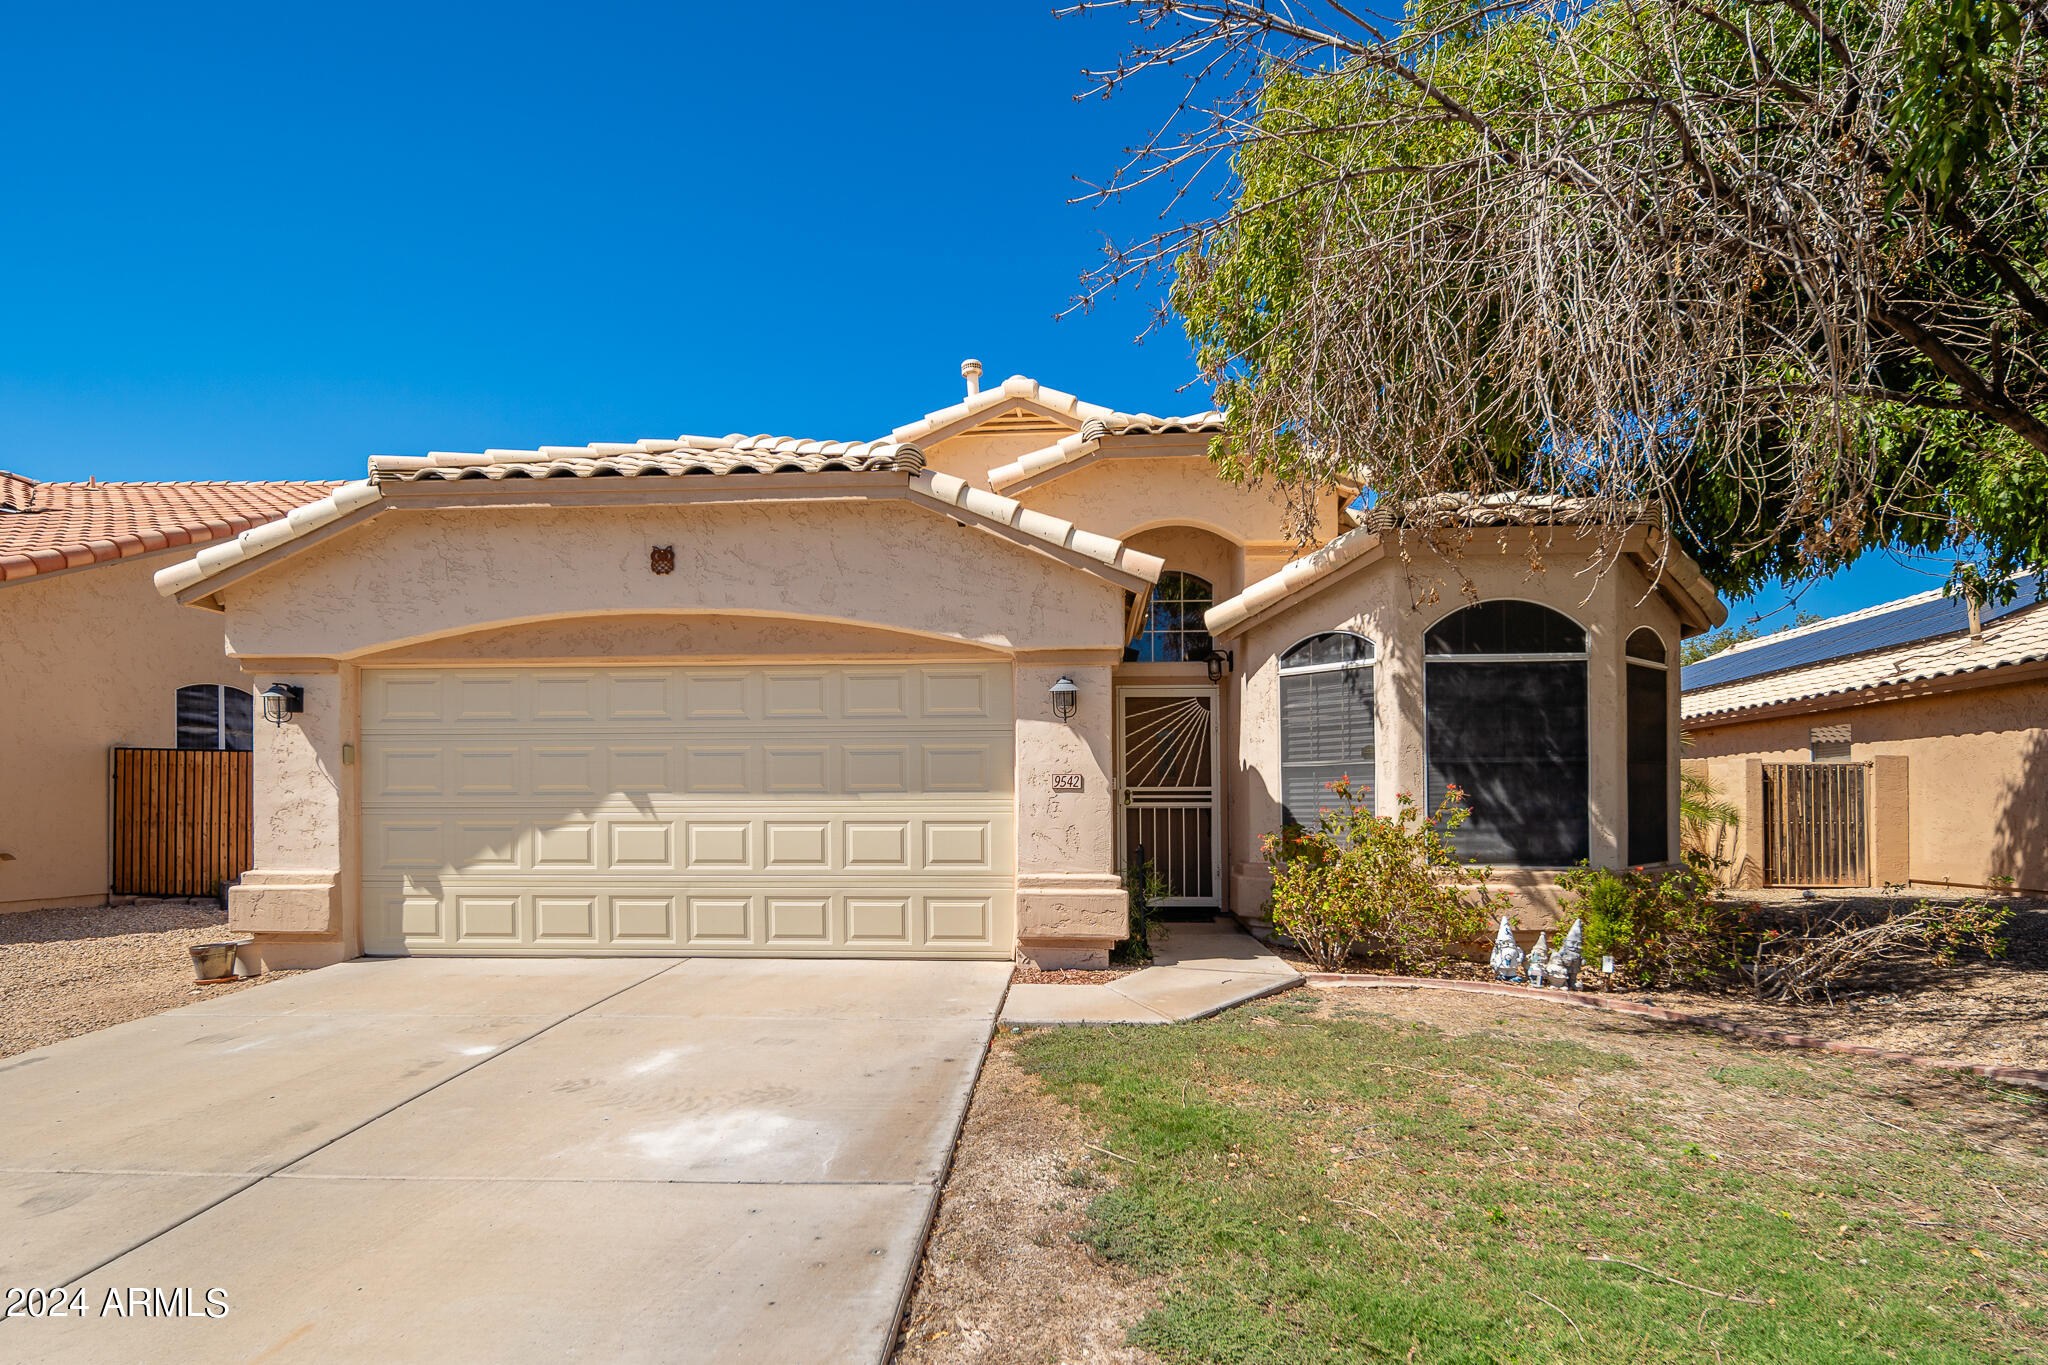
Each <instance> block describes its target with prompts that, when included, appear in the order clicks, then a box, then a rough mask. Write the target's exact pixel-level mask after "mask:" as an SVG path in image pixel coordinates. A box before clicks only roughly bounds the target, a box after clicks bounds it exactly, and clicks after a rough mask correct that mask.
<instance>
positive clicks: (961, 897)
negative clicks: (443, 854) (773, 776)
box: [366, 881, 1011, 957]
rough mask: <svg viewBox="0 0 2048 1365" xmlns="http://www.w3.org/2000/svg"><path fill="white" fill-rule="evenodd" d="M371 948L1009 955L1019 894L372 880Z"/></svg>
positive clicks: (890, 886)
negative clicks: (381, 883) (400, 884)
mask: <svg viewBox="0 0 2048 1365" xmlns="http://www.w3.org/2000/svg"><path fill="white" fill-rule="evenodd" d="M366 904H367V905H368V906H369V907H370V923H369V930H368V934H367V943H366V950H367V951H371V952H384V953H389V952H404V951H411V952H433V951H436V950H440V951H453V952H466V953H516V952H546V953H574V952H579V951H581V952H606V953H620V954H630V953H636V952H644V953H677V952H690V953H705V954H713V955H750V954H770V955H773V954H776V953H787V952H790V951H794V950H798V949H801V950H804V951H806V952H812V951H829V952H831V953H834V954H844V955H854V956H860V955H868V956H887V955H890V954H892V953H904V954H909V953H923V954H930V955H946V954H958V955H961V956H984V957H986V956H1001V955H1004V954H1006V953H1007V951H1008V949H1009V946H1010V939H1009V930H1008V927H1007V926H1008V923H1009V915H1010V905H1011V901H1010V892H1009V889H1008V888H1007V887H996V886H990V887H987V888H985V889H983V890H981V891H979V892H974V891H969V890H961V891H951V892H944V893H928V892H919V891H917V890H914V889H912V888H911V887H909V886H907V885H905V884H904V883H903V882H901V881H897V882H894V883H886V882H875V883H873V884H867V885H861V886H857V887H852V888H841V887H837V886H823V885H813V886H810V887H806V886H803V885H800V884H788V883H785V884H780V885H776V886H773V887H770V888H768V889H762V888H761V886H760V885H759V884H758V883H756V884H754V885H725V886H707V887H704V888H701V889H693V890H690V891H688V892H680V893H679V892H677V891H675V890H674V889H672V888H665V887H659V886H645V885H643V886H640V887H636V888H626V889H617V890H609V891H604V892H596V893H593V892H591V891H589V890H588V889H587V888H586V889H582V890H577V889H573V888H572V887H570V886H569V885H568V884H561V885H559V886H557V887H555V888H551V889H549V890H543V891H535V892H523V891H520V890H518V889H515V888H513V887H509V886H500V887H476V888H469V889H463V890H460V891H450V890H443V891H441V892H440V893H439V894H436V893H435V892H434V891H433V890H432V889H431V888H428V889H419V888H415V889H412V890H407V889H405V888H392V889H388V890H378V889H374V888H373V889H371V894H370V895H369V896H367V897H366Z"/></svg>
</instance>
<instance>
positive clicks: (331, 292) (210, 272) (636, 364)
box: [0, 0, 1939, 619]
mask: <svg viewBox="0 0 2048 1365" xmlns="http://www.w3.org/2000/svg"><path fill="white" fill-rule="evenodd" d="M1049 9H1050V6H1049V4H1048V3H1047V2H1046V0H1035V2H1034V3H1001V2H999V3H992V4H980V5H959V4H939V3H893V4H888V5H875V6H843V5H832V6H826V5H815V6H814V5H809V4H803V3H789V4H783V5H775V6H770V5H761V6H753V7H741V6H735V7H717V6H702V7H699V6H676V5H653V4H648V5H632V4H582V5H576V6H563V5H549V6H536V5H521V4H507V5H495V6H490V7H485V6H458V5H418V4H415V5H409V6H404V7H395V6H380V5H359V6H354V7H349V8H346V9H338V10H337V9H331V8H330V9H322V10H315V9H308V8H304V7H293V6H276V5H265V6H233V5H207V6H202V7H181V8H176V9H173V8H170V7H162V6H125V5H104V6H95V7H78V6H34V7H28V6H19V7H16V8H15V9H14V10H13V11H12V12H11V13H10V25H9V41H8V43H7V44H6V46H5V48H4V50H0V110H4V119H5V126H6V129H7V132H8V137H7V145H8V149H9V158H8V160H9V167H8V170H9V180H10V189H11V191H12V193H11V195H10V206H9V208H10V211H9V212H8V213H7V214H6V215H5V216H4V217H0V261H4V262H5V268H4V270H0V319H4V323H5V325H4V326H0V468H10V469H14V470H16V471H18V472H20V473H24V474H28V475H31V476H34V477H38V478H55V479H63V478H84V477H86V476H87V475H96V476H98V477H99V478H102V479H171V478H280V477H298V478H312V477H349V476H353V475H355V474H357V473H358V472H360V470H361V469H362V467H363V462H364V460H365V459H366V458H367V457H368V456H370V455H372V454H408V453H420V452H424V451H426V450H430V449H439V450H474V449H482V448H484V447H486V446H533V445H538V444H543V443H562V444H581V443H583V442H586V441H598V440H627V439H633V438H636V437H641V436H665V435H675V434H677V433H679V432H685V431H688V432H701V433H711V434H721V433H724V432H728V431H745V432H760V431H772V432H776V433H779V434H786V435H800V436H821V437H840V438H860V437H867V436H873V435H878V434H880V433H882V432H885V431H887V430H888V429H889V428H890V427H891V426H894V425H896V424H897V423H899V422H903V421H907V420H910V419H911V418H914V417H916V416H919V415H921V414H922V413H924V412H926V411H928V410H930V409H932V408H936V407H941V406H944V405H945V404H947V403H950V402H952V401H954V400H955V399H956V398H957V397H958V396H959V393H960V391H961V390H960V380H959V373H958V371H959V362H960V360H961V359H962V358H963V357H965V356H969V355H972V356H976V357H979V358H980V359H981V360H982V361H983V362H984V364H985V365H986V366H987V368H988V374H989V378H990V379H991V380H995V379H1000V378H1001V377H1002V376H1004V375H1007V374H1012V373H1020V372H1021V373H1026V374H1030V375H1033V376H1035V377H1037V378H1039V379H1041V380H1043V381H1044V382H1046V383H1049V384H1052V385H1055V386H1057V387H1060V388H1065V389H1070V390H1074V391H1077V392H1080V393H1081V394H1082V395H1083V396H1084V397H1088V398H1090V399H1092V400H1094V401H1097V402H1103V403H1108V404H1111V405H1114V406H1117V407H1120V408H1125V409H1127V410H1132V411H1137V410H1149V411H1153V412H1169V411H1188V410H1193V409H1199V408H1202V407H1205V406H1207V394H1206V392H1205V391H1204V390H1202V389H1200V388H1189V387H1186V386H1187V384H1188V380H1189V378H1190V377H1191V371H1190V367H1189V353H1188V348H1187V345H1186V343H1185V341H1184V340H1183V338H1182V337H1181V336H1180V335H1179V333H1178V332H1177V331H1168V332H1165V333H1159V334H1155V335H1154V336H1153V337H1152V339H1150V340H1149V341H1147V342H1146V343H1145V344H1144V345H1142V346H1139V345H1135V344H1133V338H1134V337H1135V336H1136V334H1137V333H1139V332H1140V331H1141V330H1142V329H1143V328H1144V325H1145V322H1146V320H1147V318H1148V316H1149V314H1150V310H1151V308H1152V307H1153V305H1154V303H1155V302H1156V300H1155V299H1153V298H1151V297H1148V296H1139V297H1131V298H1126V299H1123V300H1119V301H1118V302H1116V303H1114V304H1112V305H1110V306H1107V307H1104V308H1100V309H1098V310H1097V311H1096V312H1094V313H1093V314H1091V315H1089V316H1085V317H1078V318H1067V319H1064V320H1055V317H1054V315H1055V314H1056V313H1058V312H1059V311H1060V310H1061V309H1062V308H1063V307H1064V306H1065V305H1066V303H1067V301H1068V300H1069V298H1070V297H1071V296H1072V295H1073V293H1074V292H1075V290H1076V288H1077V277H1078V276H1079V275H1080V273H1081V272H1082V271H1083V270H1085V269H1086V268H1087V267H1088V266H1089V265H1090V264H1091V263H1092V261H1093V260H1094V259H1095V257H1096V253H1097V252H1098V251H1099V249H1100V244H1101V241H1102V239H1103V236H1104V234H1109V235H1112V236H1118V237H1123V236H1128V235H1131V234H1133V233H1136V232H1138V231H1141V230H1143V229H1144V228H1145V227H1146V226H1147V222H1148V220H1147V218H1146V217H1145V216H1144V212H1143V210H1142V209H1139V208H1136V207H1133V208H1129V209H1119V210H1112V211H1107V212H1105V211H1098V210H1094V209H1090V208H1087V207H1078V206H1070V205H1069V204H1068V203H1067V202H1066V201H1067V200H1068V199H1069V198H1071V197H1072V196H1073V195H1075V194H1076V193H1077V192H1078V188H1079V187H1078V186H1077V185H1076V183H1075V181H1074V179H1073V177H1074V176H1076V175H1083V176H1090V177H1099V176H1102V175H1106V174H1107V173H1108V172H1109V170H1110V169H1112V167H1113V166H1114V165H1115V164H1116V162H1117V160H1118V153H1119V149H1120V148H1121V147H1123V146H1124V145H1125V144H1126V143H1128V142H1130V141H1132V140H1134V139H1136V138H1138V137H1139V136H1141V135H1142V134H1143V132H1144V131H1145V130H1146V129H1147V128H1148V127H1150V126H1151V124H1152V123H1153V122H1155V121H1156V119H1157V117H1158V116H1159V115H1160V114H1161V113H1162V112H1163V106H1162V105H1160V104H1148V103H1146V102H1145V101H1144V100H1143V99H1142V98H1133V97H1119V98H1118V99H1116V100H1112V101H1108V102H1104V101H1100V100H1089V101H1083V102H1078V103H1077V102H1076V101H1075V100H1073V99H1072V98H1071V97H1072V96H1073V95H1074V94H1075V93H1076V92H1077V91H1079V90H1080V89H1081V88H1082V81H1081V77H1080V74H1079V70H1080V68H1081V66H1082V65H1083V64H1084V63H1087V62H1090V61H1106V60H1108V59H1110V58H1111V57H1113V55H1114V54H1115V52H1116V51H1117V50H1118V48H1119V46H1120V44H1121V42H1122V38H1123V33H1122V25H1121V23H1120V22H1118V21H1116V20H1113V19H1112V20H1103V19H1095V20H1087V21H1077V20H1065V21H1055V20H1054V19H1053V18H1052V17H1051V16H1050V13H1049ZM1160 94H1161V95H1162V96H1163V95H1164V91H1163V90H1162V91H1161V92H1160ZM1938 581H1939V579H1938V577H1937V578H1934V579H1925V578H1923V577H1922V576H1920V575H1919V574H1915V573H1913V572H1911V571H1908V570H1905V569H1902V568H1899V567H1897V566H1894V565H1890V564H1887V563H1886V562H1884V561H1881V560H1871V561H1868V562H1867V564H1866V565H1862V566H1858V568H1857V569H1856V570H1854V571H1852V572H1851V573H1850V574H1848V575H1844V576H1843V579H1842V580H1838V581H1837V582H1836V583H1831V584H1824V585H1821V586H1820V587H1819V588H1817V589H1815V590H1813V591H1811V592H1809V593H1808V594H1807V596H1806V599H1805V602H1804V603H1803V605H1805V606H1806V607H1808V608H1809V609H1814V610H1821V611H1826V612H1834V611H1844V610H1850V609H1852V608H1854V607H1856V606H1861V605H1865V604H1867V603H1869V602H1873V601H1878V600H1882V599H1884V598H1886V597H1890V596H1897V595H1900V594H1903V593H1906V592H1914V591H1919V590H1921V589H1922V588H1923V587H1927V586H1933V585H1934V584H1935V583H1937V582H1938ZM1773 604H1774V602H1773V603H1766V604H1763V605H1766V606H1768V605H1773ZM1751 610H1754V608H1751V607H1744V608H1742V609H1741V610H1740V611H1739V613H1738V614H1740V615H1746V614H1748V613H1749V611H1751ZM1774 619H1775V618H1774Z"/></svg>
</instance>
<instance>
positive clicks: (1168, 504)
mask: <svg viewBox="0 0 2048 1365" xmlns="http://www.w3.org/2000/svg"><path fill="white" fill-rule="evenodd" d="M1008 496H1011V497H1014V498H1016V499H1017V501H1019V502H1021V503H1023V504H1024V505H1025V506H1026V507H1031V508H1035V509H1037V510H1038V511H1041V512H1044V513H1046V514H1047V515H1049V516H1055V517H1059V518H1060V519H1062V520H1064V521H1071V522H1073V523H1075V524H1076V525H1078V526H1086V527H1088V528H1089V529H1090V530H1093V531H1100V532H1101V533H1102V534H1103V535H1106V536H1116V537H1118V538H1128V537H1130V536H1131V535H1133V534H1135V533H1136V532H1138V531H1142V530H1145V529H1146V528H1148V527H1153V526H1160V525H1167V524H1172V525H1181V526H1200V527H1203V528H1205V529H1207V530H1210V531H1214V532H1216V533H1217V534H1219V535H1223V536H1227V537H1229V538H1230V539H1231V540H1233V541H1235V542H1236V543H1238V544H1239V545H1251V546H1254V547H1256V548H1259V549H1261V550H1263V551H1266V552H1269V553H1279V554H1282V555H1283V556H1285V557H1286V558H1291V557H1292V556H1293V555H1294V554H1298V553H1299V552H1300V550H1299V547H1298V546H1295V545H1294V542H1293V540H1292V537H1291V532H1290V529H1289V523H1288V519H1287V515H1286V507H1285V503H1284V500H1283V499H1282V498H1281V496H1280V494H1279V493H1278V492H1277V491H1275V490H1274V489H1273V488H1271V487H1263V488H1252V487H1248V486H1245V485H1240V484H1231V483H1226V482H1224V481H1223V480H1222V479H1221V478H1219V477H1218V476H1217V474H1216V470H1215V467H1214V466H1213V465H1212V464H1210V462H1209V459H1208V457H1207V456H1206V455H1201V454H1196V455H1176V456H1161V457H1156V458H1154V457H1136V456H1119V457H1116V458H1098V459H1095V460H1092V461H1089V462H1087V463H1084V464H1077V465H1076V466H1074V467H1073V468H1072V469H1070V470H1067V471H1064V472H1062V473H1060V474H1059V475H1058V477H1056V478H1051V479H1048V480H1046V481H1045V482H1043V483H1039V484H1035V485H1033V486H1031V487H1028V488H1025V489H1023V490H1022V491H1017V492H1012V493H1010V494H1009V495H1008ZM1340 505H1341V501H1340V499H1339V498H1338V497H1337V495H1336V494H1334V493H1333V494H1329V495H1327V496H1325V497H1324V498H1323V499H1322V500H1321V501H1320V503H1319V506H1318V521H1317V525H1316V538H1317V539H1318V540H1327V539H1329V538H1330V537H1331V536H1333V535H1335V534H1337V531H1338V530H1339V529H1341V528H1340V527H1338V525H1337V510H1338V508H1339V506H1340ZM1290 547H1291V548H1290ZM1281 562H1283V563H1284V562H1285V558H1283V560H1282V561H1281Z"/></svg>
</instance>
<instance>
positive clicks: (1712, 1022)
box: [1302, 972, 2048, 1090]
mask: <svg viewBox="0 0 2048 1365" xmlns="http://www.w3.org/2000/svg"><path fill="white" fill-rule="evenodd" d="M1302 980H1303V981H1305V982H1306V983H1307V984H1308V985H1310V986H1314V987H1316V988H1318V989H1322V990H1329V989H1333V988H1342V987H1347V986H1348V987H1355V988H1361V989H1380V990H1410V989H1419V990H1432V991H1462V992H1464V993H1465V994H1468V995H1506V996H1517V997H1520V998H1522V999H1525V1000H1541V1001H1544V1002H1546V1003H1549V1004H1553V1005H1577V1006H1578V1007H1580V1008H1581V1009H1593V1010H1606V1011H1607V1012H1608V1013H1610V1014H1632V1015H1635V1016H1636V1017H1638V1018H1642V1019H1650V1020H1654V1021H1656V1022H1657V1023H1660V1024H1685V1025H1689V1026H1691V1027H1693V1028H1704V1029H1713V1030H1715V1031H1716V1032H1719V1033H1726V1034H1729V1035H1731V1036H1733V1037H1736V1038H1747V1039H1750V1040H1752V1041H1755V1042H1760V1043H1773V1044H1776V1045H1777V1046H1779V1047H1793V1048H1803V1049H1805V1050H1807V1051H1810V1052H1841V1053H1846V1054H1848V1055H1849V1056H1852V1057H1872V1058H1875V1059H1877V1060H1878V1061H1882V1062H1904V1063H1906V1064H1907V1065H1908V1066H1918V1067H1924V1068H1926V1069H1928V1070H1930V1071H1955V1072H1963V1073H1966V1074H1969V1075H1972V1076H1983V1077H1986V1078H1988V1079H1990V1080H1994V1081H2006V1082H2009V1083H2011V1084H2013V1085H2025V1086H2032V1087H2034V1088H2035V1089H2037V1090H2048V1071H2036V1070H2033V1069H2030V1068H2028V1067H2021V1066H1991V1065H1989V1064H1987V1063H1984V1062H1962V1061H1957V1060H1955V1059H1954V1058H1951V1057H1927V1056H1922V1055H1920V1054H1918V1053H1913V1052H1891V1051H1887V1050H1886V1049H1884V1048H1878V1047H1869V1046H1867V1045H1865V1044H1862V1043H1844V1042H1840V1041H1838V1040H1836V1039H1833V1038H1816V1037H1814V1036H1812V1035H1811V1034H1805V1033H1782V1032H1780V1031H1779V1030H1777V1029H1767V1028H1759V1027H1757V1026H1756V1025H1755V1024H1738V1023H1736V1022H1735V1021H1734V1020H1732V1019H1723V1018H1721V1017H1720V1016H1719V1015H1713V1014H1685V1013H1682V1012H1680V1011H1678V1010H1667V1009H1661V1008H1659V1007H1658V1006H1656V1005H1645V1004H1642V1003H1640V1002H1638V1001H1634V1000H1614V999H1608V998H1605V997H1602V996H1598V995H1589V994H1586V993H1584V992H1579V991H1559V990H1549V989H1545V988H1542V987H1538V986H1517V985H1514V984H1512V983H1510V982H1506V981H1441V980H1438V979H1436V978H1434V977H1425V976H1375V975H1367V974H1365V973H1356V974H1354V973H1349V972H1308V973H1306V974H1304V976H1303V977H1302Z"/></svg>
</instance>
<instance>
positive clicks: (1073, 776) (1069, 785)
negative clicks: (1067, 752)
mask: <svg viewBox="0 0 2048 1365" xmlns="http://www.w3.org/2000/svg"><path fill="white" fill-rule="evenodd" d="M1052 789H1053V790H1054V791H1056V792H1077V791H1080V790H1081V774H1079V773H1054V774H1053V775H1052Z"/></svg>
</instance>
